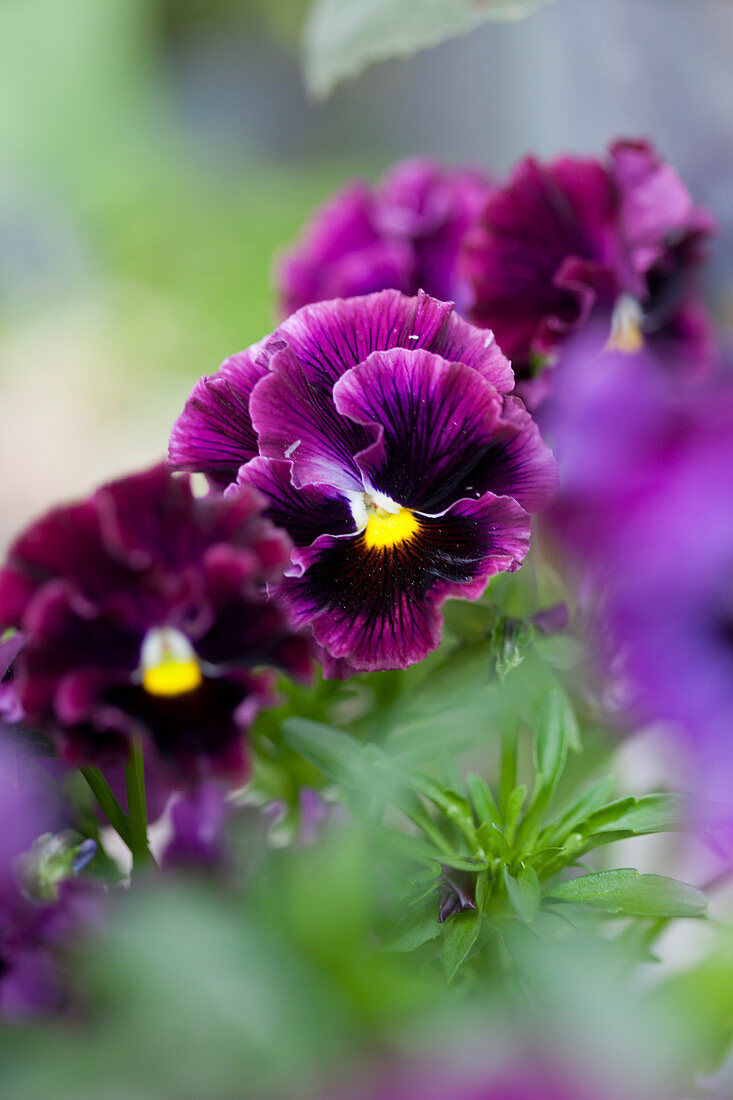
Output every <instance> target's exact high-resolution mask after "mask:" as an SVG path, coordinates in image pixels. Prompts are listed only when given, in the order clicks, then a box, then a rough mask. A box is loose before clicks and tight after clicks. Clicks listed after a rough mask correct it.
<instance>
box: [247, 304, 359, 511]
mask: <svg viewBox="0 0 733 1100" xmlns="http://www.w3.org/2000/svg"><path fill="white" fill-rule="evenodd" d="M308 308H310V307H308ZM301 312H303V311H302V310H301ZM271 366H272V371H271V373H269V374H268V375H267V377H265V378H263V379H262V380H261V381H260V382H258V384H257V385H256V387H255V389H254V392H253V393H252V400H251V402H250V408H251V412H252V420H253V422H254V425H255V427H256V429H257V433H258V435H259V442H260V452H261V453H262V454H263V455H264V456H266V457H267V458H275V459H281V460H286V461H290V462H291V465H292V475H291V476H292V480H293V484H294V485H296V486H297V487H301V486H302V485H307V484H314V483H315V484H319V483H320V484H325V485H331V486H332V487H333V488H335V489H339V490H341V491H342V492H349V491H351V492H354V491H359V490H360V489H361V474H360V473H359V469H358V467H357V465H356V462H355V461H354V455H355V454H357V453H358V452H359V451H361V450H363V449H364V448H365V447H367V446H369V444H370V443H372V442H373V440H374V436H373V433H370V432H367V431H365V430H364V429H363V428H361V427H358V426H357V425H355V424H353V423H351V422H350V421H348V420H345V419H344V418H343V417H341V416H339V414H338V412H337V411H336V407H335V405H334V403H333V395H332V386H331V383H330V382H328V381H327V380H326V379H325V377H324V376H323V373H321V375H320V376H319V375H318V374H317V372H315V371H313V370H310V369H304V368H303V366H302V364H301V363H300V362H299V361H298V359H297V358H296V357H295V355H294V354H293V351H292V349H290V348H289V347H287V345H284V344H279V345H278V346H277V348H276V350H275V352H274V354H273V355H272V359H271Z"/></svg>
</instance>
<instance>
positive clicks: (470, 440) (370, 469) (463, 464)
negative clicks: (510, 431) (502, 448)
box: [334, 348, 502, 513]
mask: <svg viewBox="0 0 733 1100" xmlns="http://www.w3.org/2000/svg"><path fill="white" fill-rule="evenodd" d="M334 400H335V402H336V407H337V408H338V410H339V412H340V413H342V414H343V415H344V416H348V417H349V418H350V419H352V420H354V421H356V422H357V423H358V424H363V425H373V426H374V427H375V428H377V429H378V430H379V438H378V441H377V442H376V443H375V444H374V445H373V446H372V447H370V448H368V449H367V450H365V451H363V452H362V454H361V455H359V466H360V467H361V469H362V471H363V473H364V479H365V483H367V484H368V485H369V486H370V487H372V488H374V489H378V490H380V491H381V492H383V493H386V494H387V495H388V496H389V497H391V498H392V499H393V500H395V501H397V502H398V503H399V504H401V505H402V506H403V507H405V508H411V509H416V510H417V511H419V512H427V513H437V512H443V511H445V509H446V508H447V507H448V506H449V505H450V504H452V503H453V502H454V501H455V500H456V499H458V498H460V497H471V496H473V497H476V496H479V495H481V493H483V492H485V491H486V490H487V489H488V488H489V486H488V485H485V484H476V481H475V479H474V477H473V471H474V468H475V466H476V464H477V462H479V461H480V460H481V458H482V456H483V455H484V454H485V452H486V450H487V449H488V448H489V447H490V446H491V442H492V437H493V433H494V429H495V426H496V423H497V421H498V420H499V417H500V414H501V408H502V397H501V396H500V395H499V393H497V391H496V389H495V387H494V386H492V385H491V384H490V383H488V382H486V381H484V379H483V378H482V377H481V376H480V375H479V374H478V373H477V372H476V371H474V370H471V369H470V368H469V367H465V366H463V364H462V363H448V362H446V361H445V360H444V359H441V358H440V356H438V355H433V354H431V353H430V352H428V351H423V350H416V351H412V352H410V351H405V350H404V349H403V348H393V349H392V350H391V351H384V352H375V353H374V354H373V355H371V356H370V357H369V358H368V359H367V360H366V362H365V363H362V364H360V365H359V366H358V367H354V368H353V369H352V370H350V371H348V372H347V373H346V374H345V375H344V376H343V378H341V379H340V380H339V381H338V382H337V383H336V385H335V386H334Z"/></svg>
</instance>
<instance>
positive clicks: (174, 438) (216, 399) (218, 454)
mask: <svg viewBox="0 0 733 1100" xmlns="http://www.w3.org/2000/svg"><path fill="white" fill-rule="evenodd" d="M260 350H261V345H260V344H255V345H253V346H252V347H251V348H248V349H247V350H246V351H242V352H239V353H238V354H236V355H232V356H231V357H230V358H229V359H226V360H225V361H224V362H223V363H222V365H221V367H220V368H219V373H218V374H214V375H211V377H209V378H202V379H201V380H200V381H199V382H197V383H196V385H195V386H194V388H193V390H192V392H191V396H190V397H189V399H188V401H187V402H186V407H185V408H184V410H183V412H182V413H181V415H180V416H179V418H178V420H177V421H176V423H175V424H174V426H173V430H172V432H171V438H170V444H169V449H168V455H169V461H170V464H171V466H173V467H174V468H175V469H177V470H190V471H198V472H201V473H205V474H207V476H208V477H209V478H210V479H211V481H212V482H213V483H214V484H215V485H218V486H220V487H223V486H224V485H228V484H229V483H230V482H232V481H234V480H235V478H236V476H237V470H238V469H239V467H240V466H241V465H242V463H243V462H246V461H247V459H249V458H253V457H254V455H256V454H257V436H256V434H255V431H254V428H253V427H252V421H251V420H250V415H249V398H250V394H251V393H252V390H253V388H254V386H255V384H256V383H257V382H258V381H259V380H260V378H262V377H263V375H264V374H266V372H267V368H266V366H264V365H262V364H261V363H260V362H259V361H258V356H259V353H260Z"/></svg>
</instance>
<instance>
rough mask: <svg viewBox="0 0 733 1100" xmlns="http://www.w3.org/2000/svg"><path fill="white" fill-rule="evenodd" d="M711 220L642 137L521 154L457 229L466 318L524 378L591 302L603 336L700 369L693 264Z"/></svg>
mask: <svg viewBox="0 0 733 1100" xmlns="http://www.w3.org/2000/svg"><path fill="white" fill-rule="evenodd" d="M714 229H715V225H714V222H713V220H712V218H711V217H710V215H709V214H708V213H707V212H706V211H704V210H702V209H701V208H699V207H696V206H695V205H694V203H693V201H692V199H691V197H690V195H689V193H688V191H687V190H686V188H685V187H684V185H683V183H682V182H681V180H680V179H679V177H678V176H677V174H676V172H675V171H674V169H673V168H672V167H671V166H670V165H669V164H667V163H665V162H664V161H663V160H661V158H660V157H659V155H658V154H657V152H656V151H655V150H654V148H653V147H652V146H651V145H650V144H649V143H647V142H645V141H617V142H616V143H614V144H613V145H612V146H611V148H610V150H609V155H608V158H607V159H606V160H605V161H598V160H594V159H583V158H579V157H561V158H560V159H558V160H556V161H554V162H552V163H550V164H541V163H540V162H538V161H537V160H535V159H534V158H533V157H528V158H527V159H526V160H524V161H522V162H521V163H520V164H519V165H518V166H517V168H516V169H515V170H514V172H513V174H512V176H511V178H510V179H509V181H508V183H507V184H506V185H505V186H503V187H499V188H496V189H495V191H494V193H493V194H492V196H491V197H490V198H489V200H488V202H487V203H486V205H485V207H484V210H483V213H482V215H481V217H480V219H479V220H478V223H477V225H476V226H475V228H474V229H473V230H471V231H470V232H469V234H468V235H467V237H466V240H465V244H464V251H463V255H462V258H461V264H462V267H461V270H462V271H463V272H464V273H465V274H466V276H467V277H468V278H469V279H470V281H471V284H472V287H473V292H474V302H473V305H472V308H471V310H470V317H471V320H473V321H474V323H476V324H479V325H482V326H486V327H487V328H490V329H491V330H492V331H493V332H494V333H495V335H496V338H497V340H498V342H499V346H500V347H501V349H502V351H504V353H505V354H506V355H508V356H509V358H510V359H511V360H512V361H513V363H514V367H515V370H516V371H517V375H518V378H521V379H522V380H523V381H524V380H528V379H530V378H531V373H532V365H533V359H534V358H535V357H537V356H540V357H542V356H546V355H548V353H552V352H554V351H556V350H557V349H558V347H559V346H560V344H561V343H562V342H563V340H564V339H565V337H566V336H567V335H568V334H569V333H571V332H573V331H574V330H576V329H578V328H579V327H580V326H581V325H583V324H584V323H585V321H586V320H587V319H588V318H589V316H590V315H591V313H595V314H600V315H602V316H603V317H604V323H605V325H606V331H605V337H604V342H606V340H607V341H608V344H609V346H610V347H613V348H616V349H618V350H620V351H625V352H631V351H637V350H639V348H640V347H642V346H643V344H644V343H645V341H647V340H648V341H649V343H650V344H652V345H653V346H654V347H656V350H657V354H659V355H660V356H662V357H664V358H665V359H666V360H668V361H669V362H670V363H671V364H672V365H673V366H674V367H677V368H679V370H680V371H684V370H686V369H687V368H688V367H693V368H695V369H697V368H703V369H704V367H705V365H706V364H709V362H710V360H711V357H712V355H713V352H714V346H715V345H714V340H713V336H712V327H711V322H710V319H709V318H708V316H707V314H706V312H705V310H704V308H703V306H702V305H701V303H700V301H699V299H698V298H697V296H696V293H695V290H694V284H693V279H692V273H693V271H694V269H695V268H696V267H697V266H698V265H699V263H700V262H701V259H702V257H703V247H702V246H703V244H704V243H705V241H706V239H707V238H708V237H709V236H710V234H711V233H712V232H713V231H714ZM528 392H529V393H531V389H530V390H529V391H528Z"/></svg>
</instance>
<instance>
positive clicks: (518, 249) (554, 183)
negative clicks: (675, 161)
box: [464, 157, 614, 361]
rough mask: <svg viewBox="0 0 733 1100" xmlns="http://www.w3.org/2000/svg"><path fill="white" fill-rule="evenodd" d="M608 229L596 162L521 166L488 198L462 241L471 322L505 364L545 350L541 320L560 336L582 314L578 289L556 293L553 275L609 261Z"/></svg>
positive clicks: (607, 201)
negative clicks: (568, 265) (567, 264)
mask: <svg viewBox="0 0 733 1100" xmlns="http://www.w3.org/2000/svg"><path fill="white" fill-rule="evenodd" d="M613 223H614V192H613V187H612V183H611V180H610V178H609V176H608V173H607V172H606V171H605V169H604V168H603V166H602V165H600V164H599V163H598V162H597V161H593V160H581V159H578V158H569V157H568V158H564V159H561V160H559V161H557V162H555V164H553V165H549V166H545V165H542V164H540V163H538V162H537V161H536V160H534V158H532V157H529V158H527V159H526V160H524V161H523V162H522V163H521V164H519V165H518V167H517V168H516V169H515V171H514V173H513V175H512V177H511V179H510V181H509V183H508V184H507V186H505V187H503V188H500V189H498V190H497V191H495V192H494V194H493V195H492V196H491V197H490V198H489V199H488V201H487V204H486V207H485V209H484V213H483V215H482V218H481V220H480V222H479V224H478V225H477V227H476V228H475V229H474V230H473V231H471V232H470V234H469V237H468V238H467V241H466V247H465V256H464V259H465V268H466V272H467V274H468V276H469V278H470V279H471V281H472V284H473V287H474V292H475V303H474V307H473V309H472V311H471V315H472V319H473V320H475V321H476V322H477V323H478V324H481V325H484V326H488V327H490V328H492V329H493V330H494V332H495V334H496V338H497V340H498V341H499V345H500V346H501V348H502V350H503V351H504V352H505V353H506V354H507V355H508V356H509V357H510V358H511V359H515V358H516V359H518V360H520V361H524V360H526V359H527V358H528V356H529V355H530V353H531V352H532V351H546V350H549V347H550V346H551V344H550V342H549V339H548V333H547V332H546V331H544V330H542V329H540V326H541V323H542V322H543V320H544V319H545V318H548V317H549V318H551V319H552V327H554V328H555V330H556V331H563V330H566V329H568V328H572V327H574V326H576V325H577V324H578V323H579V322H580V321H581V320H582V318H583V316H584V314H585V313H586V312H587V300H586V297H585V295H584V294H582V293H581V292H580V289H579V288H577V287H575V286H574V285H572V284H570V285H560V286H558V285H557V283H556V282H555V281H554V276H555V274H556V273H557V271H558V270H559V268H560V266H561V265H562V263H563V261H564V260H566V259H567V258H568V257H576V258H580V259H585V260H594V261H596V262H599V263H600V262H611V261H612V259H613V258H614V242H613V235H612V230H613Z"/></svg>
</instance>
